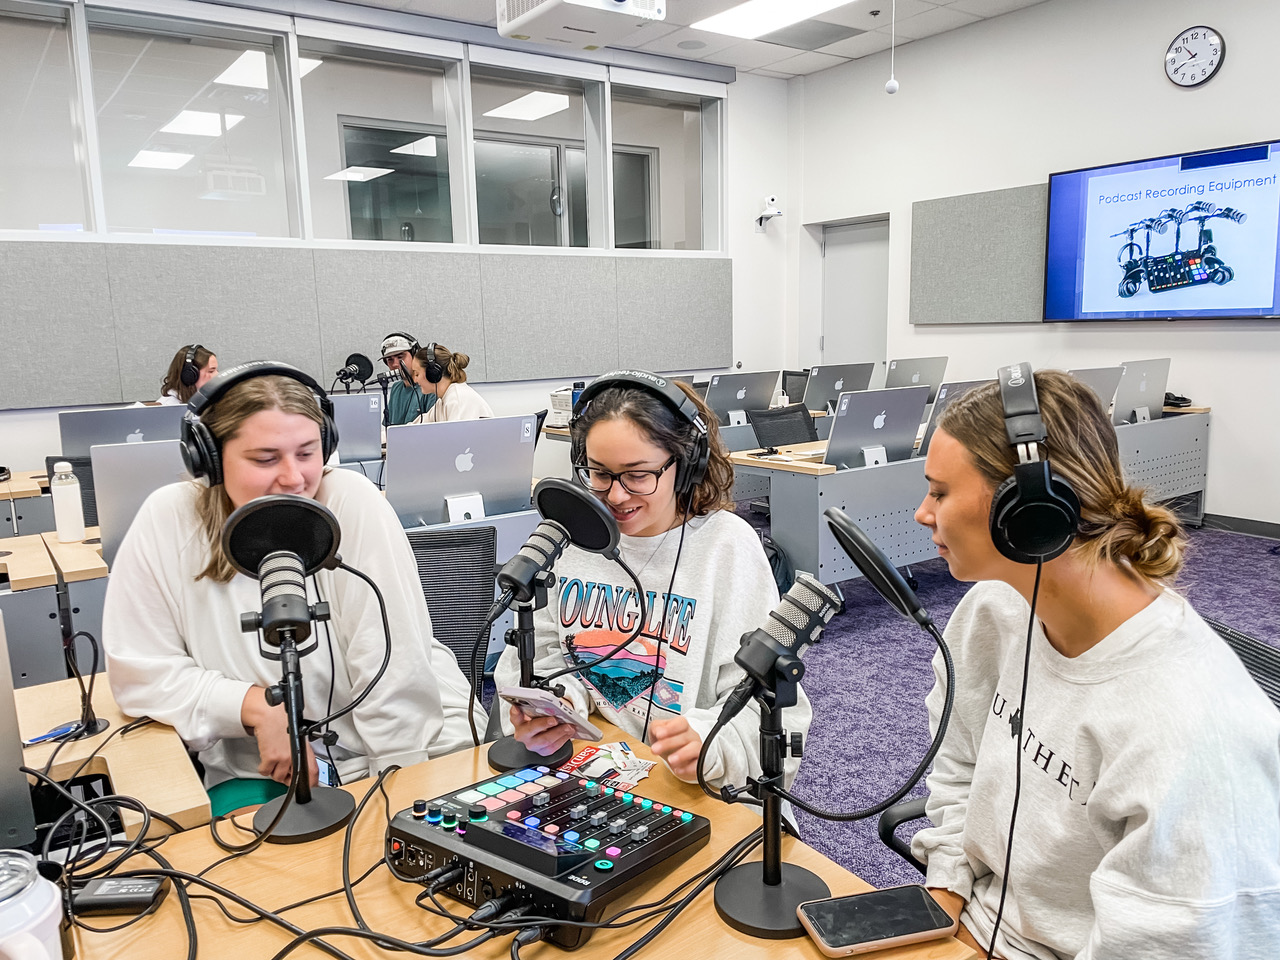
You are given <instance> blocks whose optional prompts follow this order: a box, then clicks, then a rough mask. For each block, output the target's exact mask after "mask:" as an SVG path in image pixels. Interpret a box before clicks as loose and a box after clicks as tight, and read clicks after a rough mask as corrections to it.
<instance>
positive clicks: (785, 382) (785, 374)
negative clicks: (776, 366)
mask: <svg viewBox="0 0 1280 960" xmlns="http://www.w3.org/2000/svg"><path fill="white" fill-rule="evenodd" d="M808 384H809V370H808V368H806V369H804V370H783V371H782V392H783V393H785V394H786V395H787V400H789V401H790V402H791V403H799V402H800V401H801V400H803V399H804V388H805V387H806V386H808Z"/></svg>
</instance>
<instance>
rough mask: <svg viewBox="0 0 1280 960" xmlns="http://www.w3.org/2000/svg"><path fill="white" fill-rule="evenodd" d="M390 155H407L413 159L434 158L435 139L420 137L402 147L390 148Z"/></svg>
mask: <svg viewBox="0 0 1280 960" xmlns="http://www.w3.org/2000/svg"><path fill="white" fill-rule="evenodd" d="M391 152H392V153H407V154H409V155H411V156H414V157H434V156H435V155H436V138H435V137H422V138H421V139H420V140H415V141H413V143H406V144H405V145H404V146H403V147H392V149H391Z"/></svg>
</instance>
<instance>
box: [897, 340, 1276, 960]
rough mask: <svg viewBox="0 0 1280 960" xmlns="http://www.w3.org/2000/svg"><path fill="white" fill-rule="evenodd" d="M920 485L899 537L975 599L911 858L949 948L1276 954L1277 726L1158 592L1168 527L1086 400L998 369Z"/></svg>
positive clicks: (1019, 953) (952, 639)
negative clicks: (910, 526) (957, 939)
mask: <svg viewBox="0 0 1280 960" xmlns="http://www.w3.org/2000/svg"><path fill="white" fill-rule="evenodd" d="M1011 372H1012V373H1011ZM1028 384H1030V389H1028ZM1002 391H1003V397H1004V399H1003V400H1002ZM1037 393H1038V403H1037V398H1036V394H1037ZM1041 424H1042V425H1041ZM1015 439H1016V440H1020V441H1021V446H1020V449H1015V446H1014V443H1013V441H1014V440H1015ZM1037 441H1040V442H1037ZM1020 453H1021V454H1023V456H1022V457H1021V460H1022V462H1021V463H1020V462H1019V460H1020V457H1019V454H1020ZM1046 455H1047V460H1051V461H1052V468H1051V471H1050V466H1049V464H1048V462H1047V460H1046ZM925 473H926V476H927V479H928V483H929V491H928V494H927V495H926V496H925V498H924V501H923V503H921V505H920V508H919V510H917V512H916V520H917V521H918V522H920V523H921V524H923V525H925V526H927V527H928V528H929V529H930V530H931V531H932V533H933V541H934V543H936V544H937V545H938V552H939V553H940V554H941V555H942V557H943V558H944V559H945V560H946V561H947V565H948V566H949V567H950V570H951V574H952V576H954V577H955V578H956V579H958V580H964V581H976V582H977V585H976V586H974V587H973V588H972V589H971V590H970V591H969V593H968V594H967V595H966V596H965V597H964V599H963V600H962V601H961V603H960V605H959V606H958V607H957V608H956V611H955V613H954V614H952V616H951V619H950V621H949V622H948V624H947V630H946V635H947V640H948V641H949V643H950V644H951V649H952V651H953V652H954V656H955V685H956V690H955V709H954V712H953V713H952V716H951V722H950V725H949V726H948V728H947V732H946V737H945V739H944V741H943V744H942V748H941V750H940V752H939V753H938V755H937V758H936V759H935V760H934V765H933V772H932V773H931V774H930V776H929V778H928V786H929V799H928V814H929V818H930V820H932V822H933V824H934V825H933V826H931V827H927V828H926V829H924V830H922V831H921V832H919V833H918V834H916V836H915V839H914V840H913V843H912V851H913V853H914V854H915V855H916V856H917V857H918V858H919V859H921V860H924V861H926V862H927V864H928V874H927V884H928V886H929V887H931V888H934V889H933V891H932V892H933V894H934V896H935V898H936V899H937V900H938V901H939V903H941V904H942V905H943V907H944V908H946V909H947V910H948V912H950V913H951V915H952V916H958V917H959V919H960V920H961V923H962V928H961V939H964V940H966V942H968V943H969V945H970V946H974V947H976V948H977V949H979V950H980V951H982V952H983V953H985V952H986V951H987V949H988V945H990V944H991V943H992V939H993V933H996V932H997V931H998V935H997V936H996V937H995V940H994V956H997V957H1002V958H1006V960H1026V958H1036V960H1047V958H1051V957H1062V958H1066V957H1080V958H1091V960H1103V958H1114V960H1133V958H1138V957H1141V958H1142V960H1174V958H1178V960H1185V958H1204V960H1208V958H1214V960H1226V958H1244V957H1256V958H1262V957H1264V956H1267V957H1269V956H1272V955H1274V952H1275V949H1276V943H1277V942H1280V854H1278V853H1277V851H1280V713H1277V711H1276V709H1275V707H1274V706H1273V705H1272V704H1271V702H1270V701H1269V700H1268V699H1267V697H1266V695H1265V694H1264V693H1263V692H1262V691H1261V689H1260V688H1259V687H1258V686H1257V684H1256V683H1255V682H1254V681H1253V680H1252V678H1251V677H1250V676H1249V673H1248V672H1247V671H1246V670H1245V668H1244V666H1243V665H1242V664H1241V662H1240V660H1239V658H1238V657H1237V656H1236V655H1235V654H1234V653H1233V652H1232V651H1231V650H1230V649H1229V648H1228V647H1227V645H1226V644H1225V643H1224V642H1223V640H1222V639H1221V638H1220V637H1219V636H1218V635H1217V634H1216V633H1215V632H1214V631H1213V630H1212V629H1211V628H1210V627H1209V626H1208V625H1207V624H1206V623H1205V622H1204V621H1203V620H1202V619H1201V618H1200V616H1199V615H1198V614H1197V613H1196V612H1195V610H1193V609H1192V608H1191V606H1190V604H1188V603H1187V601H1186V600H1184V599H1183V598H1182V597H1180V596H1179V595H1178V594H1176V593H1174V592H1173V590H1172V589H1170V587H1169V585H1168V584H1169V582H1170V581H1171V580H1172V578H1173V577H1174V576H1175V575H1176V574H1177V572H1178V570H1179V568H1180V567H1181V566H1182V559H1183V550H1184V547H1185V543H1186V541H1185V539H1184V537H1183V534H1182V530H1181V528H1180V526H1179V523H1178V520H1177V519H1176V517H1175V516H1174V515H1173V514H1172V513H1171V512H1170V511H1169V510H1167V509H1166V508H1164V507H1162V506H1156V505H1154V504H1152V503H1150V502H1148V501H1147V500H1146V499H1145V498H1144V494H1143V491H1141V490H1137V489H1134V488H1132V487H1130V486H1128V485H1127V484H1126V483H1125V481H1124V478H1123V474H1122V471H1121V465H1120V458H1119V452H1118V446H1117V440H1116V434H1115V430H1114V428H1113V427H1112V426H1111V423H1110V420H1109V419H1108V417H1107V415H1106V412H1105V410H1104V409H1103V408H1102V407H1101V406H1100V405H1099V402H1098V398H1097V395H1096V394H1095V393H1094V392H1093V391H1092V390H1091V389H1090V388H1089V387H1087V386H1086V385H1084V384H1083V383H1081V382H1080V381H1079V380H1076V379H1075V378H1074V377H1071V376H1069V375H1067V374H1064V373H1061V372H1057V371H1041V372H1039V373H1036V374H1035V375H1034V381H1033V380H1032V379H1031V375H1030V365H1029V364H1022V365H1020V366H1018V367H1008V368H1004V369H1002V370H1001V371H1000V383H999V385H997V384H994V383H993V384H990V385H988V386H985V387H978V388H975V389H973V390H970V391H969V392H968V393H966V394H965V395H964V396H963V397H961V398H959V399H958V400H956V401H955V402H954V403H952V404H951V406H949V407H948V408H947V410H946V412H945V413H944V414H943V415H942V417H941V419H940V421H939V423H938V428H937V432H936V434H935V435H934V438H933V441H932V443H931V444H930V446H929V454H928V458H927V460H926V462H925ZM1026 663H1029V669H1026V670H1025V676H1026V678H1027V679H1026V680H1025V681H1024V664H1026ZM934 670H935V674H936V675H937V678H938V679H937V683H936V684H935V686H934V689H933V691H932V692H931V693H930V694H929V697H928V701H927V702H928V707H929V715H930V720H931V725H932V727H933V729H934V730H935V731H936V729H937V724H938V718H939V715H940V713H941V709H942V704H943V701H944V695H945V690H944V688H943V677H944V672H943V666H942V663H941V660H940V658H938V657H935V659H934ZM1024 683H1025V686H1024ZM1015 763H1016V764H1017V766H1016V767H1015ZM1019 781H1020V785H1019ZM1015 808H1016V810H1017V813H1016V823H1015V827H1014V828H1012V829H1013V836H1012V839H1010V831H1011V826H1010V821H1011V817H1012V816H1013V811H1014V810H1015ZM1010 848H1011V849H1010ZM1006 858H1007V859H1006ZM1005 887H1007V889H1004V888H1005ZM1002 907H1003V910H1002Z"/></svg>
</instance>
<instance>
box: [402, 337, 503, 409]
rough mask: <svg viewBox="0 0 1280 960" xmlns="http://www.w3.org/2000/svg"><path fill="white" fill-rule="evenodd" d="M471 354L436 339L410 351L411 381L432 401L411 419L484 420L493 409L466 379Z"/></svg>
mask: <svg viewBox="0 0 1280 960" xmlns="http://www.w3.org/2000/svg"><path fill="white" fill-rule="evenodd" d="M469 363H471V358H470V357H469V356H467V355H466V354H465V353H454V352H453V351H452V350H450V349H449V348H448V347H442V346H440V344H438V343H429V344H427V345H426V346H425V347H423V348H422V349H421V350H419V351H418V352H417V353H415V354H414V355H413V363H412V365H411V369H412V371H413V382H414V383H416V384H417V385H418V389H419V390H420V391H422V395H423V396H424V397H431V398H433V401H434V402H433V405H432V406H431V408H430V409H429V410H426V411H425V412H423V413H422V414H421V415H420V416H419V417H418V419H416V420H415V421H414V423H446V422H449V421H453V420H485V419H488V418H490V417H492V416H493V410H492V409H490V407H489V404H487V403H485V401H484V397H482V396H480V394H478V393H476V391H475V388H474V387H472V386H471V385H470V384H469V383H467V365H468V364H469Z"/></svg>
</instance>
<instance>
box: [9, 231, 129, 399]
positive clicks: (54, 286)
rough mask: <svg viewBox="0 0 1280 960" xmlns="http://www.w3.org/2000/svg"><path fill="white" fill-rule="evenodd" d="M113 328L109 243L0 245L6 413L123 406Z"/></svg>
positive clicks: (23, 242)
mask: <svg viewBox="0 0 1280 960" xmlns="http://www.w3.org/2000/svg"><path fill="white" fill-rule="evenodd" d="M112 321H113V317H112V313H111V295H110V292H109V288H108V283H107V261H106V256H105V254H104V252H103V246H102V244H97V243H58V242H38V241H37V242H29V241H15V242H10V243H0V408H10V407H52V406H60V405H66V406H72V405H74V404H82V403H118V402H120V400H121V399H123V394H122V393H121V392H120V369H119V366H118V361H117V357H116V332H115V326H114V324H113V322H112ZM71 359H74V360H75V361H76V371H75V374H74V375H70V374H66V367H67V363H68V361H69V360H71ZM55 370H56V371H57V374H58V375H56V376H49V375H48V374H50V373H51V372H54V371H55Z"/></svg>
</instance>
